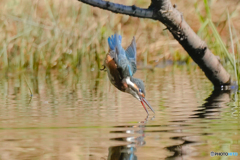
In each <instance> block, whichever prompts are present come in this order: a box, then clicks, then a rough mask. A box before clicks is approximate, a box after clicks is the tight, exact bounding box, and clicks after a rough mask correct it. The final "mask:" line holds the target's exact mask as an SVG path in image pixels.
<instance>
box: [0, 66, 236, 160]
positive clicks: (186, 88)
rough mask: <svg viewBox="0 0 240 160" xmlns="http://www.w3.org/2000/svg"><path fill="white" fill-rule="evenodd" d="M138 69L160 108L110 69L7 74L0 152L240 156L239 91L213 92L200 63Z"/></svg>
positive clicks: (91, 158)
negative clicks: (115, 82)
mask: <svg viewBox="0 0 240 160" xmlns="http://www.w3.org/2000/svg"><path fill="white" fill-rule="evenodd" d="M193 68H194V67H193ZM135 77H137V78H141V79H142V80H143V81H144V82H145V85H146V95H147V99H148V101H149V103H150V104H151V105H152V107H153V108H154V110H155V112H156V114H155V115H153V114H152V113H151V114H150V115H149V116H148V117H147V116H146V112H145V110H144V109H143V107H142V105H141V103H140V102H139V101H137V100H136V99H134V98H133V97H132V96H130V95H129V94H126V93H122V92H120V91H118V90H117V89H115V88H114V87H113V86H112V85H111V84H110V82H109V80H108V77H107V74H106V72H97V71H96V70H92V71H91V72H89V71H88V72H87V71H84V70H83V71H82V72H78V73H77V74H73V73H70V72H69V73H68V72H63V73H61V74H59V73H51V74H50V75H47V76H46V74H45V72H40V73H39V75H38V77H36V76H33V75H31V74H27V73H25V74H23V73H22V74H19V75H16V74H7V75H6V74H1V79H0V93H1V94H0V103H1V106H0V141H1V145H0V159H1V160H15V159H16V160H22V159H24V160H25V159H26V160H52V159H53V160H104V159H106V160H107V159H108V160H118V159H124V160H135V159H139V160H155V159H199V160H200V159H227V158H228V159H240V116H239V110H240V109H239V101H238V100H237V97H238V95H234V94H232V93H230V92H228V91H223V92H213V93H212V91H213V87H212V85H211V83H210V82H209V81H208V80H207V79H206V78H205V76H204V74H203V73H202V72H201V70H200V69H189V68H187V67H186V66H180V67H179V66H177V67H175V66H168V67H165V68H156V69H154V70H153V71H152V70H139V71H137V73H136V76H135ZM27 82H28V84H27ZM28 85H29V86H30V88H31V89H32V92H33V96H32V98H31V97H30V92H29V89H28ZM210 151H215V152H238V154H239V155H238V156H231V157H219V156H218V157H211V156H210Z"/></svg>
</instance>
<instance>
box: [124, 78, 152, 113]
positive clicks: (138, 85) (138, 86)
mask: <svg viewBox="0 0 240 160" xmlns="http://www.w3.org/2000/svg"><path fill="white" fill-rule="evenodd" d="M126 83H127V85H128V86H127V88H128V89H127V92H128V93H130V94H131V95H132V96H133V97H135V98H137V99H138V100H139V101H140V102H141V103H142V105H143V108H144V109H145V110H146V112H147V113H148V110H147V108H146V107H145V104H147V106H148V107H149V108H150V109H151V110H152V111H153V113H155V112H154V110H153V108H152V107H151V105H150V104H149V103H148V101H147V100H146V98H145V96H146V94H145V87H144V83H143V81H142V80H140V79H137V78H133V77H127V78H126Z"/></svg>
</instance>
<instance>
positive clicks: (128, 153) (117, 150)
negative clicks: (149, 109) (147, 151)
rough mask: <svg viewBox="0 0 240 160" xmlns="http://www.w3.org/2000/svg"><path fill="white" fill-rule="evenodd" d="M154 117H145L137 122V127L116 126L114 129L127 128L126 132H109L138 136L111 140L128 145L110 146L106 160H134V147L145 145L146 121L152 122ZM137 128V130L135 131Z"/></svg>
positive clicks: (135, 157)
mask: <svg viewBox="0 0 240 160" xmlns="http://www.w3.org/2000/svg"><path fill="white" fill-rule="evenodd" d="M154 118H155V117H154V116H153V117H152V118H150V119H149V117H148V116H147V117H146V118H145V119H144V121H141V122H139V125H133V126H116V128H125V127H127V128H129V129H128V130H126V131H111V132H110V133H127V134H139V135H140V136H138V137H134V136H129V137H123V138H112V139H111V140H115V141H123V142H128V143H129V144H128V145H125V146H124V145H123V146H112V147H109V148H108V151H109V153H108V160H136V159H137V156H136V155H135V154H134V153H135V151H136V147H140V146H144V145H145V144H146V142H145V140H144V138H145V126H146V124H147V122H148V121H151V120H153V119H154ZM136 128H138V130H136Z"/></svg>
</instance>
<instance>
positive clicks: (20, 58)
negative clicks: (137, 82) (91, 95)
mask: <svg viewBox="0 0 240 160" xmlns="http://www.w3.org/2000/svg"><path fill="white" fill-rule="evenodd" d="M115 2H118V3H122V4H126V5H132V4H136V5H138V6H140V7H145V8H146V7H148V5H149V4H148V3H149V2H148V1H143V0H140V1H127V0H124V1H120V0H116V1H115ZM186 4H188V5H186ZM194 6H195V8H194ZM210 6H211V7H210ZM212 6H214V7H212ZM223 6H226V3H225V2H224V1H220V2H218V3H217V2H216V1H211V3H209V2H208V1H207V0H204V1H203V2H202V1H200V0H198V1H195V2H193V1H190V0H189V1H186V2H184V3H181V2H178V9H179V10H180V11H184V12H183V14H184V18H185V19H186V21H187V22H188V23H189V24H190V26H191V27H192V28H193V29H194V30H195V31H196V32H198V34H199V35H200V36H201V37H202V38H203V39H204V40H206V41H207V44H208V45H209V47H210V49H211V50H212V51H213V52H214V53H215V54H217V55H220V57H221V58H222V60H223V64H224V65H226V66H228V65H229V63H228V62H230V64H232V63H233V62H232V60H231V58H229V55H230V54H228V53H229V51H230V50H231V48H232V47H231V46H232V45H230V41H229V39H230V35H229V30H228V26H227V25H226V24H227V21H228V18H227V16H226V11H224V10H223V11H222V12H221V13H219V10H215V8H216V7H221V8H222V7H223ZM227 6H229V10H230V11H229V12H230V16H229V20H230V21H231V22H232V23H231V26H232V28H233V32H234V34H233V35H234V36H233V44H234V48H235V55H236V56H235V58H236V64H237V63H238V62H239V56H237V55H238V54H239V49H240V46H239V39H236V38H237V36H238V34H239V30H238V28H240V27H239V26H240V25H239V24H238V23H236V22H235V19H236V14H238V10H239V9H238V10H237V7H235V2H228V4H227ZM225 8H226V7H225ZM0 9H1V12H0V17H1V18H0V26H1V27H0V33H1V34H0V44H2V45H1V46H0V57H1V58H0V67H1V68H2V69H7V70H8V71H9V70H10V71H19V70H30V71H33V72H34V73H36V72H38V70H39V69H44V70H46V71H47V72H50V71H51V70H57V71H59V72H61V71H63V70H67V69H72V70H73V71H76V72H77V68H81V67H87V68H90V69H98V68H100V67H101V64H102V62H103V59H104V57H105V54H106V53H107V52H108V45H107V37H108V36H110V35H111V34H114V33H115V32H118V33H120V34H122V35H123V46H124V47H127V45H128V44H129V43H130V41H131V39H132V37H133V36H134V35H135V37H136V39H137V50H138V56H137V57H138V64H139V65H153V66H155V65H157V63H158V62H159V61H162V60H165V59H171V60H173V61H183V62H186V63H191V62H192V60H190V58H189V56H188V55H187V54H186V52H185V51H184V50H183V49H182V47H181V46H180V45H179V44H178V42H176V41H175V40H174V39H173V37H172V35H170V34H169V32H168V31H164V30H163V29H164V28H165V27H164V26H163V25H162V24H161V23H159V22H157V21H153V20H148V19H139V18H134V17H129V16H126V15H120V14H114V13H111V12H108V11H103V10H100V9H98V8H93V7H91V6H88V5H85V4H82V3H80V2H78V1H76V0H69V1H60V0H44V1H39V0H10V1H7V0H2V1H1V2H0ZM193 9H195V11H196V13H197V14H193V12H192V11H193ZM187 10H189V11H187ZM185 11H186V12H185ZM219 15H221V16H220V18H219ZM234 16H235V17H234ZM216 17H217V18H216ZM198 18H199V19H198ZM219 53H224V54H219ZM225 53H226V54H225ZM238 75H239V74H238Z"/></svg>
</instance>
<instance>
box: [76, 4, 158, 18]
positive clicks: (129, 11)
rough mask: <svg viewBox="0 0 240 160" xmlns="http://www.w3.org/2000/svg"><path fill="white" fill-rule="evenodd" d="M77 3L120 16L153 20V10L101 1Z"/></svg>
mask: <svg viewBox="0 0 240 160" xmlns="http://www.w3.org/2000/svg"><path fill="white" fill-rule="evenodd" d="M78 1H81V2H83V3H86V4H89V5H91V6H94V7H98V8H101V9H105V10H109V11H112V12H114V13H121V14H126V15H130V16H134V17H139V18H150V19H154V16H153V10H151V9H143V8H139V7H136V6H135V5H133V6H125V5H122V4H117V3H112V2H108V1H102V0H78ZM155 17H156V16H155Z"/></svg>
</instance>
